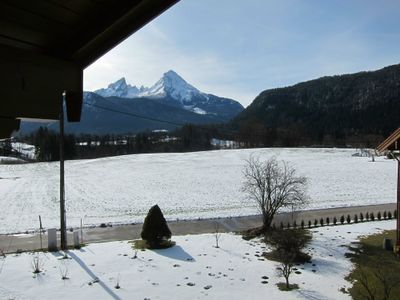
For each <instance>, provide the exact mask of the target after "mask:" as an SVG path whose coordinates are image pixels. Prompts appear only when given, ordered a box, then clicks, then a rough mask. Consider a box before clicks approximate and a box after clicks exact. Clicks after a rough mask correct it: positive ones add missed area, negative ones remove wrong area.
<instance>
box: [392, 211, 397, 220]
mask: <svg viewBox="0 0 400 300" xmlns="http://www.w3.org/2000/svg"><path fill="white" fill-rule="evenodd" d="M393 217H394V218H395V219H397V209H395V210H394V213H393Z"/></svg>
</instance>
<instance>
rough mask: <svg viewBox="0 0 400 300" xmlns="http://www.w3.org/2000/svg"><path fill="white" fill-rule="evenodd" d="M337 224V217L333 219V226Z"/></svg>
mask: <svg viewBox="0 0 400 300" xmlns="http://www.w3.org/2000/svg"><path fill="white" fill-rule="evenodd" d="M336 223H337V218H336V216H335V217H333V225H336Z"/></svg>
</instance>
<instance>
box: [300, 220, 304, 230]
mask: <svg viewBox="0 0 400 300" xmlns="http://www.w3.org/2000/svg"><path fill="white" fill-rule="evenodd" d="M300 226H301V229H304V220H301V223H300Z"/></svg>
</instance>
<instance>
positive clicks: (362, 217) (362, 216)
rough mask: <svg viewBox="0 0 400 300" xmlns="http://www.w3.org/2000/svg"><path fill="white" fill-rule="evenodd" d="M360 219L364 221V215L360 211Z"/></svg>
mask: <svg viewBox="0 0 400 300" xmlns="http://www.w3.org/2000/svg"><path fill="white" fill-rule="evenodd" d="M360 221H361V222H363V221H364V215H363V213H360Z"/></svg>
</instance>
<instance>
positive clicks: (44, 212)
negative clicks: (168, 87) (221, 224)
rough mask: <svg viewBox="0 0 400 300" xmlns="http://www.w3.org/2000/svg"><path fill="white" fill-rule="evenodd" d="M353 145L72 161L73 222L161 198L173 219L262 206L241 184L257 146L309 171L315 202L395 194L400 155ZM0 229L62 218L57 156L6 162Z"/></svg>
mask: <svg viewBox="0 0 400 300" xmlns="http://www.w3.org/2000/svg"><path fill="white" fill-rule="evenodd" d="M354 152H355V150H354V149H309V148H308V149H306V148H298V149H293V148H291V149H285V148H274V149H270V148H265V149H245V150H243V149H241V150H220V151H205V152H194V153H163V154H139V155H127V156H118V157H109V158H102V159H93V160H75V161H67V162H66V165H65V170H66V180H65V182H66V206H67V224H68V226H78V225H79V223H80V219H81V218H83V222H84V224H99V223H102V222H124V223H128V222H141V221H143V219H144V217H145V215H146V214H147V212H148V210H149V208H150V207H151V206H152V205H154V204H158V205H159V206H160V207H161V209H162V210H163V212H164V215H165V216H166V218H167V219H176V218H179V219H183V218H185V219H197V218H199V217H200V218H206V217H227V216H238V215H250V214H256V213H258V211H257V208H256V206H255V204H254V203H253V202H251V201H249V200H247V199H246V195H245V194H244V193H243V192H242V191H241V186H242V183H243V175H242V170H243V166H244V165H245V159H247V158H249V156H250V155H251V154H254V155H259V156H260V157H261V158H262V159H268V158H269V157H271V156H273V155H275V156H277V157H278V159H285V160H287V161H289V162H290V163H291V164H292V165H293V166H294V167H295V168H296V169H297V171H298V173H299V174H301V175H304V176H307V177H308V178H309V195H310V197H311V203H310V206H309V208H327V207H335V206H336V207H337V206H354V205H364V204H378V203H388V202H394V200H395V199H396V198H395V197H396V163H395V162H394V161H391V160H386V159H384V158H383V157H378V158H376V161H375V162H371V159H370V158H367V157H353V156H352V154H353V153H354ZM0 194H1V197H0V207H1V208H2V209H1V210H0V233H6V232H20V231H25V230H26V229H34V228H38V215H41V217H42V220H43V226H44V227H46V228H50V227H58V226H59V220H58V218H59V164H58V162H54V163H35V164H25V165H0Z"/></svg>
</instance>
